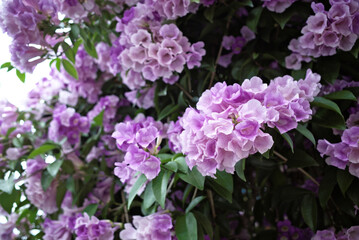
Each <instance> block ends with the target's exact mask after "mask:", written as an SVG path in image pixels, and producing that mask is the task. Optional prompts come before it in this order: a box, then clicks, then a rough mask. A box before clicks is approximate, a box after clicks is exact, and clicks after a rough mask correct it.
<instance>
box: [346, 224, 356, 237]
mask: <svg viewBox="0 0 359 240" xmlns="http://www.w3.org/2000/svg"><path fill="white" fill-rule="evenodd" d="M346 235H347V237H348V240H355V239H359V226H352V227H351V228H349V229H348V230H347V232H346Z"/></svg>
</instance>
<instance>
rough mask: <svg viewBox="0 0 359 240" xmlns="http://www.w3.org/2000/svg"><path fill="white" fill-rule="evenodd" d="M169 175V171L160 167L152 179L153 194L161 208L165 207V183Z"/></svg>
mask: <svg viewBox="0 0 359 240" xmlns="http://www.w3.org/2000/svg"><path fill="white" fill-rule="evenodd" d="M170 176H171V172H169V171H167V170H164V169H162V170H161V172H160V173H159V174H158V176H157V177H156V178H155V179H153V180H152V189H153V194H154V195H155V198H156V201H157V202H158V203H159V204H160V206H161V207H162V209H165V201H166V194H167V184H168V180H169V178H170Z"/></svg>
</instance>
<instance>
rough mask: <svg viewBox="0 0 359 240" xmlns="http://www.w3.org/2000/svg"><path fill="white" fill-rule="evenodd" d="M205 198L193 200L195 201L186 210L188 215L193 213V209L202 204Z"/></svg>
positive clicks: (200, 197)
mask: <svg viewBox="0 0 359 240" xmlns="http://www.w3.org/2000/svg"><path fill="white" fill-rule="evenodd" d="M205 198H206V197H205V196H199V197H196V198H195V199H193V201H191V202H190V204H189V205H188V207H187V208H186V213H189V212H190V211H192V209H193V208H195V207H196V206H197V205H198V204H199V203H200V202H202V200H203V199H205Z"/></svg>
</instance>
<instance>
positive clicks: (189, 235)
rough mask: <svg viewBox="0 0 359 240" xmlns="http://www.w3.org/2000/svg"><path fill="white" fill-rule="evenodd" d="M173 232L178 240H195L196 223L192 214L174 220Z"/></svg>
mask: <svg viewBox="0 0 359 240" xmlns="http://www.w3.org/2000/svg"><path fill="white" fill-rule="evenodd" d="M175 232H176V237H177V238H178V240H197V221H196V218H195V217H194V215H193V213H187V214H185V215H182V216H179V217H178V218H177V219H176V226H175Z"/></svg>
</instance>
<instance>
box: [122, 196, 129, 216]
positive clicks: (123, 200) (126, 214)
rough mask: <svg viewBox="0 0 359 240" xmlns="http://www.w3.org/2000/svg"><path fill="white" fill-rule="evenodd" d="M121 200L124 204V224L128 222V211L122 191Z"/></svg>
mask: <svg viewBox="0 0 359 240" xmlns="http://www.w3.org/2000/svg"><path fill="white" fill-rule="evenodd" d="M121 198H122V202H123V203H125V206H124V208H123V211H124V213H125V219H126V222H130V218H129V216H128V210H127V206H126V198H125V194H124V192H123V191H121Z"/></svg>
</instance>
